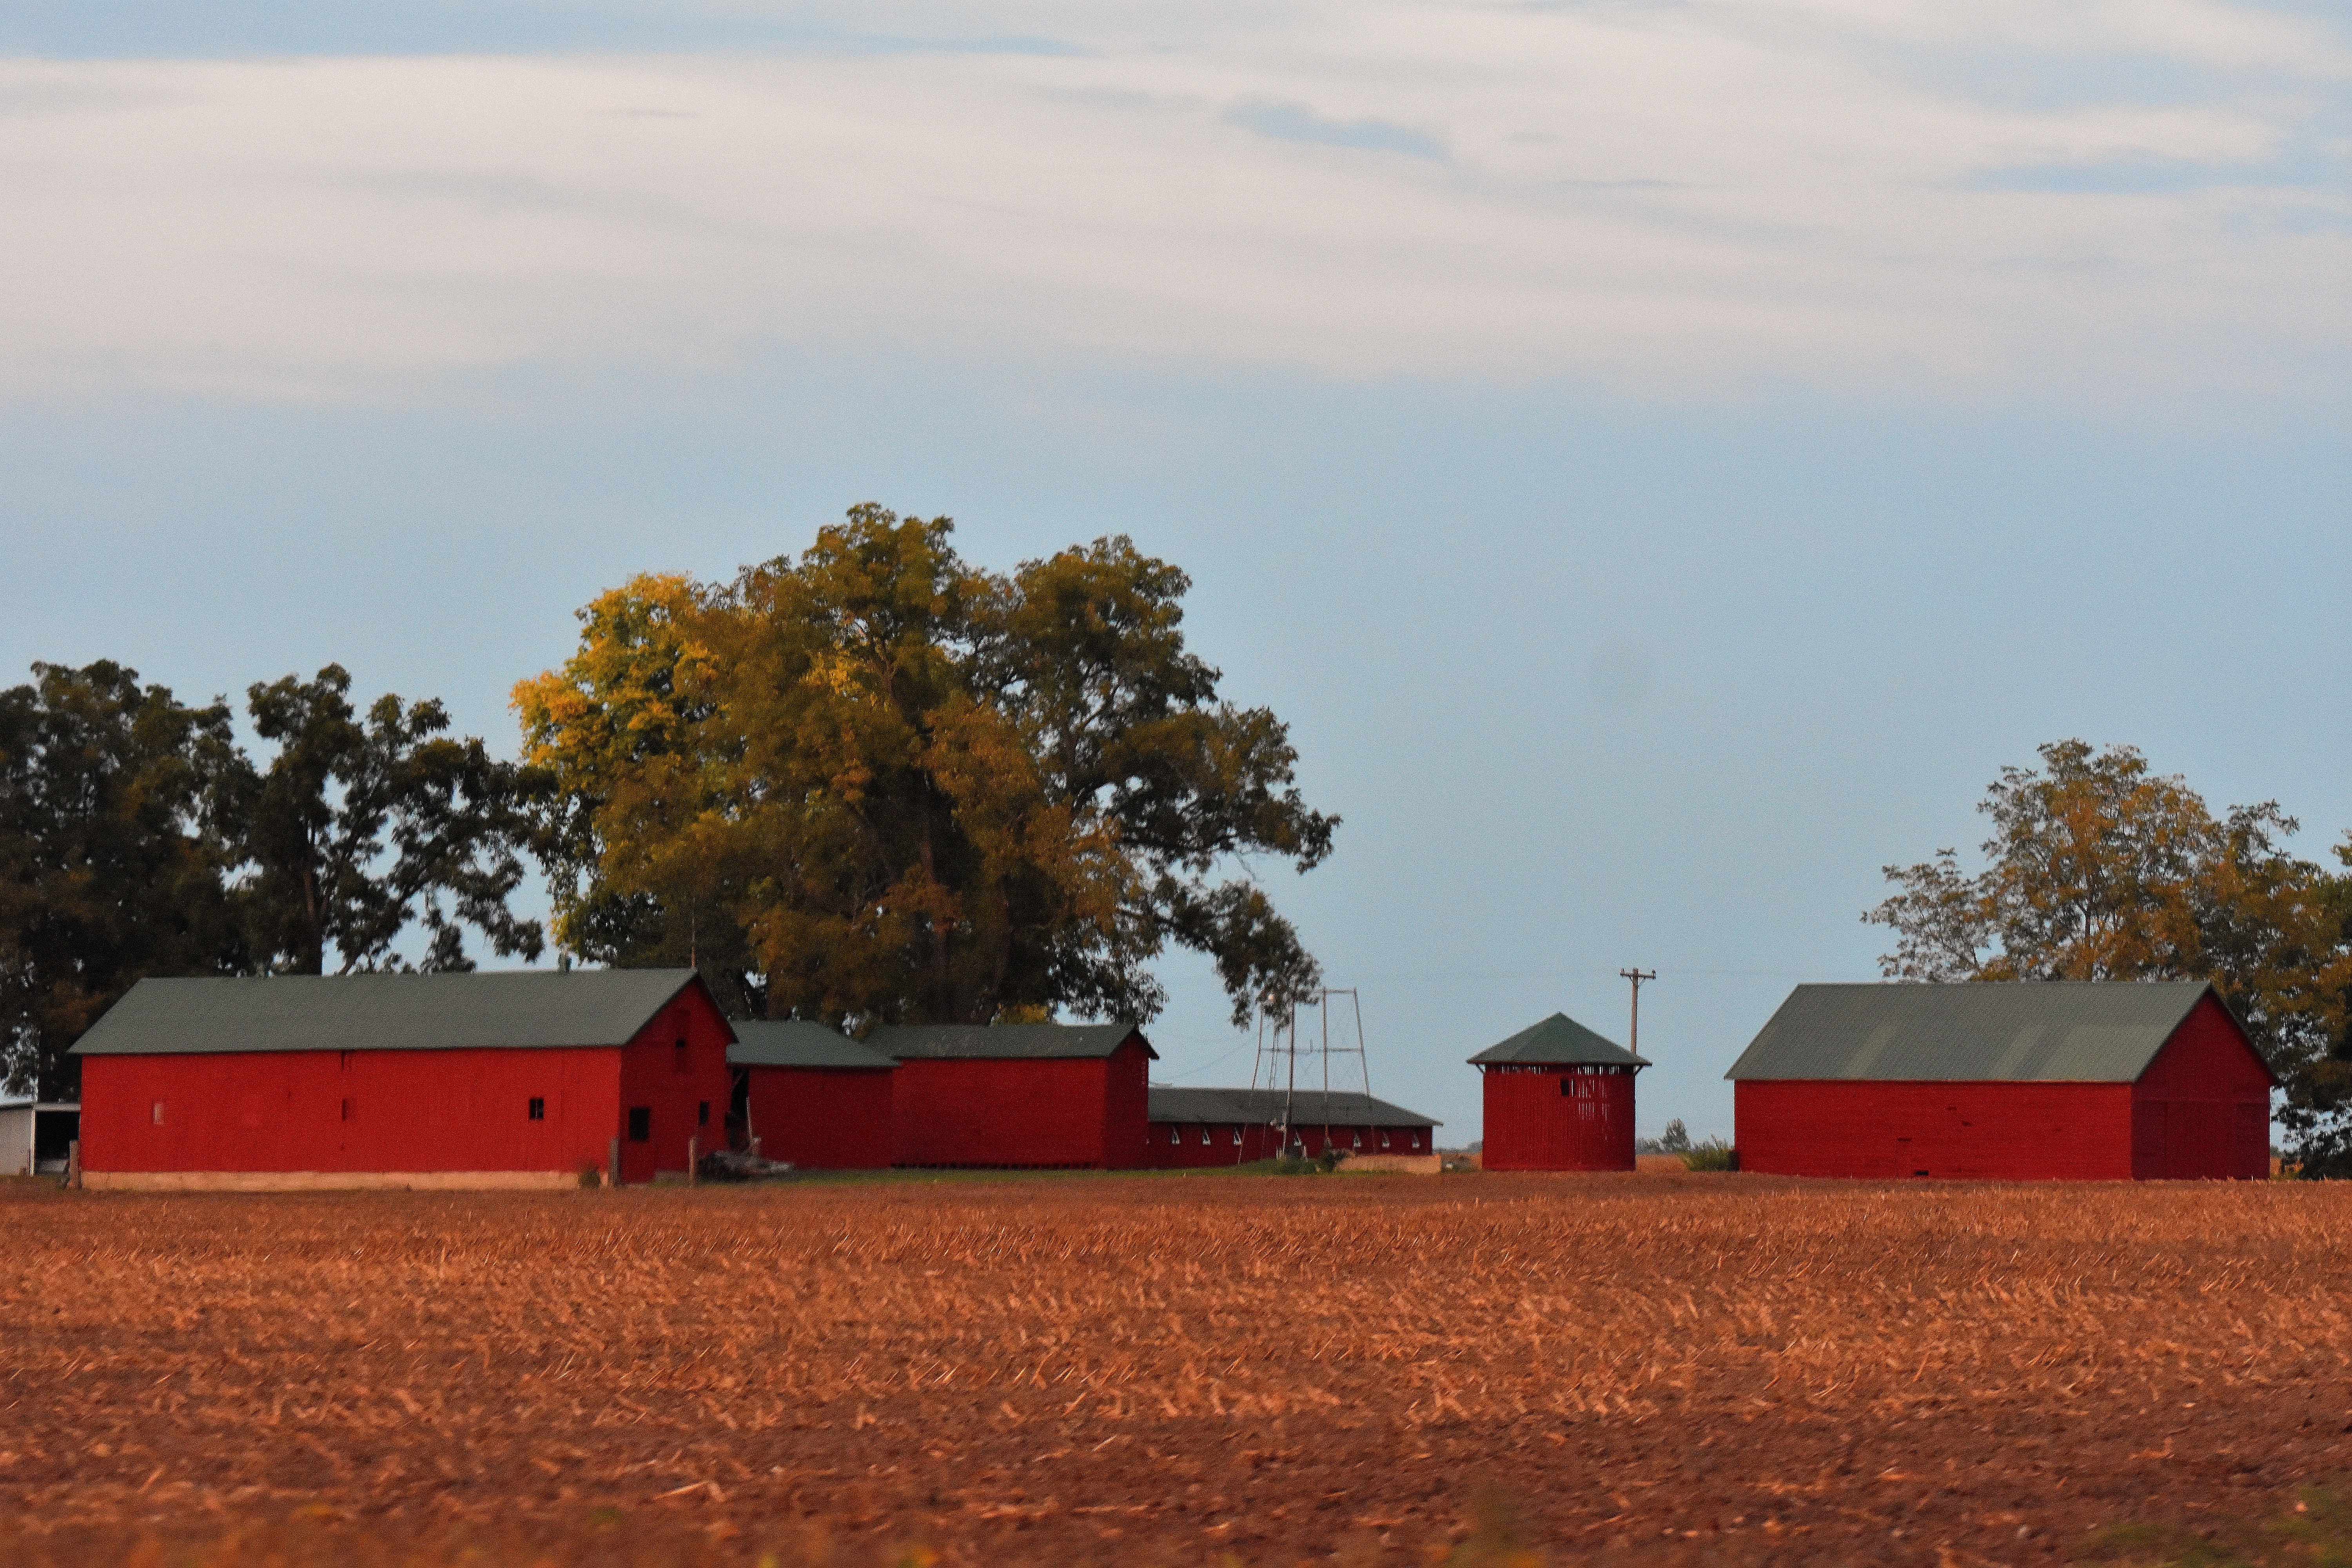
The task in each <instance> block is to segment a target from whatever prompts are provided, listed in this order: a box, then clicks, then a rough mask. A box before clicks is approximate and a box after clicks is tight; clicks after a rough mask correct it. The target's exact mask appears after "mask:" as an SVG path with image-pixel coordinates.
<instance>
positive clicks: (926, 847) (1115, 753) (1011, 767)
mask: <svg viewBox="0 0 2352 1568" xmlns="http://www.w3.org/2000/svg"><path fill="white" fill-rule="evenodd" d="M951 531H952V524H951V523H950V521H949V520H947V519H946V518H935V519H930V520H928V521H926V520H923V519H919V518H907V519H903V520H902V519H900V518H899V517H898V516H897V515H896V514H894V513H892V512H889V511H887V510H883V509H882V508H880V507H878V506H872V505H867V506H860V507H856V508H854V509H852V510H851V511H850V513H849V515H848V518H847V520H846V521H845V522H844V523H842V524H840V525H838V526H835V527H829V528H826V529H824V530H823V531H820V533H819V534H818V536H817V540H816V542H815V545H814V547H813V548H812V549H810V550H809V551H808V552H805V553H804V554H803V555H801V556H800V557H798V558H797V559H794V558H790V557H778V558H776V559H775V560H772V561H768V562H763V563H759V564H756V565H752V566H747V567H745V568H743V569H742V570H741V571H740V572H739V573H738V574H736V576H735V578H734V579H733V580H732V581H731V582H729V583H726V584H697V583H694V582H691V581H688V580H687V579H684V578H679V577H641V578H638V579H636V580H635V581H633V582H631V583H629V584H625V586H623V587H620V588H617V589H614V590H613V591H612V592H610V593H607V594H605V595H602V596H600V597H599V598H598V599H597V600H596V601H595V602H594V603H593V604H591V605H589V606H588V607H587V608H586V609H584V610H583V611H582V612H581V621H582V637H581V643H580V647H579V649H578V650H577V652H575V653H574V655H573V656H572V658H571V659H570V660H568V661H567V662H566V663H565V665H564V666H563V668H561V669H559V670H552V671H550V672H548V673H546V674H543V675H541V676H538V677H535V678H533V679H529V680H526V681H524V682H522V683H521V684H520V685H519V686H518V687H517V688H516V689H515V698H514V700H515V706H516V709H517V711H518V713H519V714H520V718H521V721H522V725H523V731H524V734H525V738H526V754H527V757H528V760H529V761H530V762H531V763H535V764H537V765H539V766H541V767H542V768H544V769H546V770H548V771H549V773H551V775H552V776H553V777H554V779H555V780H556V784H557V793H556V797H555V798H556V802H557V804H556V805H554V806H553V807H552V808H551V812H550V815H549V817H548V821H547V831H546V834H545V836H544V839H543V843H542V850H541V853H542V858H543V859H544V860H545V861H546V863H547V866H548V869H549V872H550V876H551V881H552V883H553V885H554V889H555V893H556V915H557V935H558V940H559V941H560V942H562V945H563V946H564V948H565V949H566V950H567V951H568V952H571V953H572V954H576V955H578V956H579V957H582V958H583V959H586V960H589V961H591V962H598V963H618V964H631V963H688V962H691V963H695V964H696V965H698V967H700V968H701V969H702V970H703V971H704V972H705V973H707V974H709V975H710V976H711V977H712V978H713V979H714V981H716V982H717V983H718V989H719V992H720V994H721V995H722V996H724V997H726V998H727V999H728V1000H729V1002H730V1005H731V1006H733V1007H736V1008H738V1009H739V1010H740V1011H742V1012H745V1013H750V1014H753V1015H757V1016H769V1017H795V1016H796V1017H804V1018H814V1019H821V1020H823V1021H825V1022H827V1023H835V1024H847V1025H850V1026H853V1027H854V1026H860V1025H863V1024H865V1023H869V1022H931V1023H951V1022H981V1023H984V1022H987V1021H990V1020H991V1019H993V1018H996V1017H999V1016H1013V1017H1039V1016H1046V1015H1047V1014H1049V1013H1051V1012H1052V1011H1054V1010H1056V1009H1059V1010H1065V1011H1067V1012H1070V1013H1073V1014H1076V1015H1078V1016H1094V1017H1110V1016H1116V1017H1121V1018H1129V1019H1134V1020H1136V1021H1142V1020H1146V1019H1149V1018H1150V1017H1151V1016H1154V1015H1155V1014H1156V1013H1157V1012H1158V1011H1159V1009H1160V1006H1161V1005H1162V1002H1163V1000H1164V995H1163V993H1162V991H1161V989H1160V985H1159V984H1158V983H1157V982H1156V981H1155V980H1154V979H1153V977H1152V975H1151V973H1150V968H1149V967H1148V966H1149V964H1150V962H1151V961H1152V960H1153V959H1154V958H1156V957H1157V956H1159V955H1160V953H1162V952H1165V951H1166V949H1167V947H1168V946H1169V945H1170V944H1171V943H1173V944H1175V945H1178V946H1182V947H1189V948H1192V949H1195V950H1197V951H1200V952H1205V953H1208V954H1210V955H1211V956H1212V957H1213V959H1214V961H1215V963H1216V964H1217V967H1218V970H1219V973H1220V974H1221V976H1222V978H1223V982H1224V985H1225V989H1226V990H1227V992H1228V994H1230V995H1231V997H1232V1000H1233V1007H1234V1017H1235V1019H1236V1021H1237V1022H1238V1021H1241V1020H1242V1019H1244V1018H1245V1017H1246V1016H1248V1013H1249V1011H1250V1009H1251V1008H1252V1007H1253V1006H1255V1005H1256V1004H1257V1003H1258V1001H1260V1000H1261V999H1263V998H1266V997H1269V996H1270V997H1273V998H1275V999H1276V1000H1277V1001H1280V1000H1285V999H1287V998H1290V997H1293V996H1296V995H1297V994H1302V993H1303V992H1305V991H1306V990H1307V989H1308V988H1309V987H1311V986H1313V985H1314V984H1318V981H1319V973H1318V970H1317V968H1316V965H1315V963H1314V960H1313V959H1312V958H1311V957H1310V956H1309V955H1308V954H1307V951H1306V949H1305V948H1304V946H1303V945H1302V944H1301V943H1300V942H1299V940H1298V937H1297V932H1296V931H1295V930H1294V929H1293V928H1292V927H1291V925H1290V923H1289V922H1288V921H1286V920H1285V919H1284V918H1283V917H1282V916H1281V915H1280V914H1279V913H1278V912H1277V911H1276V909H1275V908H1274V905H1273V903H1272V901H1271V900H1269V899H1268V898H1267V897H1266V895H1265V890H1264V889H1263V888H1261V887H1260V886H1259V885H1258V883H1257V882H1256V880H1255V879H1254V878H1253V877H1251V876H1250V875H1248V874H1247V873H1246V871H1245V869H1244V868H1243V859H1244V858H1245V857H1250V856H1271V857H1277V858H1281V859H1284V860H1286V861H1289V862H1290V863H1292V864H1293V865H1294V866H1295V867H1296V868H1297V869H1298V870H1300V871H1306V870H1307V869H1310V868H1313V867H1314V866H1316V865H1317V864H1318V863H1319V862H1320V861H1321V860H1322V859H1323V858H1325V857H1326V856H1327V855H1328V853H1329V852H1330V847H1331V837H1332V832H1333V830H1334V829H1335V828H1336V827H1337V826H1338V825H1339V819H1338V818H1337V817H1334V816H1325V815H1323V814H1320V813H1318V812H1315V811H1313V810H1310V809H1309V808H1308V807H1307V805H1306V804H1305V803H1304V801H1303V800H1302V799H1301V798H1300V796H1299V793H1298V791H1297V787H1296V785H1295V783H1294V769H1295V763H1296V753H1295V752H1294V751H1293V749H1292V747H1291V745H1290V742H1289V738H1288V733H1287V731H1286V728H1285V726H1284V725H1283V724H1282V723H1281V722H1280V721H1278V720H1277V719H1276V717H1275V716H1274V715H1273V714H1272V713H1271V712H1269V711H1267V710H1264V709H1243V708H1236V707H1234V706H1233V705H1231V704H1229V703H1226V702H1223V701H1222V700H1219V698H1218V696H1217V682H1218V679H1220V677H1219V673H1218V672H1217V671H1216V670H1215V669H1213V668H1211V667H1209V666H1208V665H1207V664H1205V663H1203V662H1202V660H1201V659H1200V658H1197V657H1196V656H1194V655H1193V654H1192V653H1191V652H1190V651H1189V650H1187V648H1186V647H1185V645H1184V639H1183V637H1182V633H1181V621H1182V614H1183V612H1182V607H1181V599H1182V596H1183V595H1184V593H1185V592H1186V590H1187V589H1188V588H1189V587H1190V583H1189V580H1188V579H1187V578H1186V577H1185V576H1184V574H1182V573H1181V571H1179V570H1177V569H1176V568H1175V567H1174V566H1172V565H1170V564H1169V563H1166V562H1163V561H1158V560H1154V559H1152V558H1151V557H1149V556H1146V555H1143V554H1141V553H1139V552H1138V551H1137V550H1136V549H1135V547H1134V545H1133V544H1132V543H1131V542H1129V541H1128V540H1127V539H1125V538H1123V537H1112V538H1105V539H1100V540H1097V541H1096V542H1094V543H1093V544H1091V545H1087V546H1083V547H1076V546H1074V547H1072V548H1070V549H1067V550H1065V551H1062V552H1059V553H1057V554H1055V555H1053V556H1051V557H1048V558H1047V559H1045V560H1042V561H1032V562H1027V563H1024V564H1022V565H1021V566H1020V567H1019V568H1017V569H1016V570H1015V571H1014V572H1013V573H1012V574H1009V575H1001V574H991V573H987V572H983V571H980V570H978V569H976V568H974V567H972V566H971V565H970V564H968V563H965V562H964V561H963V560H962V559H961V557H960V556H958V555H957V553H956V552H955V551H954V549H953V548H952V545H951V543H950V534H951Z"/></svg>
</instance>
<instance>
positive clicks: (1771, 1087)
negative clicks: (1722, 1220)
mask: <svg viewBox="0 0 2352 1568" xmlns="http://www.w3.org/2000/svg"><path fill="white" fill-rule="evenodd" d="M1724 1076H1726V1077H1727V1078H1728V1079H1731V1080H1732V1094H1733V1115H1734V1118H1735V1142H1737V1143H1738V1148H1739V1166H1740V1169H1742V1170H1744V1171H1769V1172H1775V1173H1780V1174H1784V1175H1793V1176H1979V1177H1993V1178H1998V1179H2001V1180H2011V1181H2016V1180H2074V1181H2126V1180H2143V1181H2145V1180H2149V1179H2162V1178H2176V1179H2207V1180H2211V1179H2220V1178H2232V1179H2238V1180H2244V1181H2255V1180H2260V1179H2262V1178H2264V1177H2266V1176H2268V1175H2269V1174H2270V1097H2271V1089H2273V1087H2274V1086H2275V1085H2276V1084H2277V1081H2278V1080H2277V1079H2276V1078H2275V1077H2273V1074H2272V1072H2271V1070H2270V1068H2269V1066H2268V1064H2266V1063H2265V1062H2264V1061H2263V1058H2262V1055H2261V1053H2259V1052H2258V1051H2256V1050H2255V1049H2254V1047H2253V1042H2252V1041H2251V1040H2250V1039H2248V1038H2247V1037H2246V1031H2245V1029H2244V1028H2243V1027H2242V1026H2241V1025H2240V1024H2239V1022H2238V1020H2237V1019H2236V1017H2234V1016H2232V1015H2231V1012H2230V1010H2229V1008H2227V1007H2226V1006H2224V1005H2222V1003H2221V997H2220V996H2219V995H2217V994H2215V992H2214V990H2213V988H2212V987H2211V986H2210V985H2207V984H2204V983H2202V982H2201V981H2179V982H2131V981H2028V982H2018V983H1993V982H1972V983H1968V984H1953V985H1916V984H1910V985H1895V984H1886V985H1800V986H1799V987H1797V989H1796V990H1795V991H1794V992H1792V993H1791V994H1790V996H1789V999H1788V1000H1787V1001H1786V1002H1783V1003H1782V1004H1781V1005H1780V1011H1779V1012H1777V1013H1775V1014H1773V1015H1772V1018H1771V1021H1770V1022H1769V1023H1768V1024H1766V1025H1765V1026H1764V1029H1763V1032H1762V1033H1760V1034H1759V1035H1758V1036H1757V1037H1756V1038H1755V1040H1754V1042H1753V1043H1751V1044H1750V1045H1749V1046H1748V1049H1747V1050H1746V1051H1744V1052H1742V1053H1741V1055H1740V1058H1739V1059H1738V1061H1737V1062H1735V1063H1733V1064H1732V1068H1731V1070H1730V1071H1729V1072H1728V1073H1727V1074H1725V1075H1724Z"/></svg>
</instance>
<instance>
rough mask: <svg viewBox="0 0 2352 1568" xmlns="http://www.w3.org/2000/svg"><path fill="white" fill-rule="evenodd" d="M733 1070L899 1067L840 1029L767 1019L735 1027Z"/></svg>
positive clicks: (730, 1049) (731, 1049)
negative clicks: (750, 1068) (772, 1021)
mask: <svg viewBox="0 0 2352 1568" xmlns="http://www.w3.org/2000/svg"><path fill="white" fill-rule="evenodd" d="M727 1061H728V1065H730V1067H753V1068H880V1069H883V1070H886V1071H887V1069H889V1068H895V1067H897V1066H898V1063H897V1062H895V1061H892V1060H891V1059H890V1058H888V1057H886V1056H884V1055H883V1054H882V1053H881V1052H880V1051H877V1050H875V1049H873V1048H872V1047H868V1046H861V1045H859V1044H858V1043H857V1042H856V1040H853V1039H851V1038H850V1037H848V1036H847V1035H845V1034H843V1033H841V1032H840V1031H839V1030H838V1029H828V1028H826V1027H825V1026H824V1025H823V1024H812V1023H808V1022H806V1021H804V1020H801V1019H789V1020H784V1021H782V1022H775V1023H771V1022H769V1021H767V1020H764V1019H757V1020H753V1021H752V1022H750V1023H742V1024H738V1025H736V1026H735V1043H734V1044H733V1045H731V1046H730V1047H727Z"/></svg>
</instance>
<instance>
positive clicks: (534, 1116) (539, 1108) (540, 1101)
mask: <svg viewBox="0 0 2352 1568" xmlns="http://www.w3.org/2000/svg"><path fill="white" fill-rule="evenodd" d="M530 1119H531V1120H532V1121H546V1120H547V1100H546V1098H545V1097H544V1096H541V1095H536V1094H534V1095H532V1096H531V1097H530Z"/></svg>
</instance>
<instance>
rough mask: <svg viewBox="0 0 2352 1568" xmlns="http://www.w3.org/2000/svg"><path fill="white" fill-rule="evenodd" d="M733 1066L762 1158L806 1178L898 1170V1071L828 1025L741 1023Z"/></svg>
mask: <svg viewBox="0 0 2352 1568" xmlns="http://www.w3.org/2000/svg"><path fill="white" fill-rule="evenodd" d="M727 1060H728V1063H729V1065H730V1066H731V1067H733V1068H734V1069H735V1081H736V1087H737V1094H738V1104H737V1113H738V1115H739V1116H740V1119H741V1121H742V1124H743V1130H744V1133H745V1135H746V1136H747V1137H751V1138H756V1139H758V1140H759V1150H760V1153H761V1155H762V1156H763V1157H765V1158H767V1159H770V1160H782V1161H785V1162H787V1163H791V1164H793V1165H797V1166H799V1167H800V1168H801V1169H802V1170H804V1171H876V1170H880V1169H882V1168H883V1167H885V1166H887V1165H888V1164H889V1163H890V1100H891V1080H892V1079H893V1078H894V1077H896V1075H897V1068H898V1063H897V1062H895V1061H892V1060H891V1059H890V1058H888V1057H886V1056H884V1055H883V1054H882V1053H881V1052H879V1051H877V1050H874V1049H872V1048H871V1047H866V1046H861V1045H859V1044H858V1043H857V1042H856V1040H853V1039H851V1038H849V1037H847V1036H846V1035H843V1034H840V1033H837V1032H836V1031H835V1030H832V1029H828V1028H826V1027H825V1026H824V1025H822V1024H812V1023H803V1022H788V1023H765V1022H755V1023H739V1024H737V1025H736V1026H735V1044H734V1045H733V1046H731V1047H729V1048H728V1051H727Z"/></svg>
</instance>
